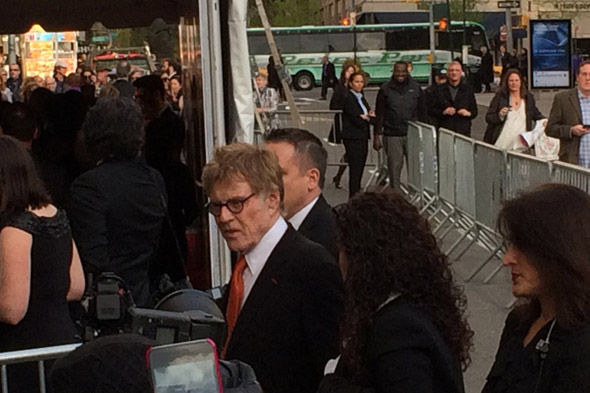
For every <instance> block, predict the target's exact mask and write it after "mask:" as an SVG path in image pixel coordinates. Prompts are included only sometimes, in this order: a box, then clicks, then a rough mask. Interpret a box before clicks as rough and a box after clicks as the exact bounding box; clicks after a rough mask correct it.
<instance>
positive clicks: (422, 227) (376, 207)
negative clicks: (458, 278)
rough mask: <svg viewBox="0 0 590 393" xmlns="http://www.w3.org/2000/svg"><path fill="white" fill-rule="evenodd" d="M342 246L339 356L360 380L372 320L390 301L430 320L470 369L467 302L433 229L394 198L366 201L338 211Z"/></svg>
mask: <svg viewBox="0 0 590 393" xmlns="http://www.w3.org/2000/svg"><path fill="white" fill-rule="evenodd" d="M336 216H337V240H338V245H339V247H340V250H341V251H342V252H343V253H344V254H345V255H346V260H347V264H348V266H347V269H346V279H345V287H346V303H345V316H344V320H343V323H342V329H341V333H342V340H341V343H342V344H341V345H342V348H341V353H342V361H343V362H344V365H345V367H346V368H347V369H348V370H349V371H350V372H352V373H353V375H355V376H356V378H358V377H359V374H360V370H361V365H362V364H363V356H364V355H363V354H364V353H365V338H366V334H367V332H368V328H369V326H370V324H371V322H372V320H373V317H374V315H375V313H376V311H377V309H378V308H379V306H380V305H381V304H383V302H385V301H386V300H387V299H388V297H389V296H390V295H391V294H392V293H397V294H400V296H401V297H402V298H403V299H404V301H406V302H408V303H409V304H410V305H412V306H413V307H415V308H417V309H419V310H420V311H422V312H424V313H426V314H427V315H428V316H430V318H431V319H432V321H433V322H434V324H435V326H437V328H438V329H439V331H440V332H441V334H442V337H443V338H444V340H445V342H446V343H447V345H448V346H449V348H450V350H451V352H452V353H453V354H454V355H455V356H456V358H457V360H458V362H460V363H461V365H462V367H463V369H466V368H467V366H468V365H469V363H470V355H469V349H470V347H471V343H472V337H473V331H472V330H471V329H470V327H469V324H468V323H467V318H466V316H465V309H466V304H467V300H466V297H465V295H464V294H463V289H462V288H460V287H458V286H457V285H456V284H455V283H454V281H453V277H452V273H451V267H450V263H449V261H448V258H447V256H446V255H444V254H443V253H442V252H441V251H440V249H439V247H438V245H437V242H436V239H435V237H434V236H433V235H432V233H431V231H430V225H429V224H428V221H427V220H426V219H425V218H424V217H422V216H421V215H420V213H419V212H418V210H417V209H416V208H415V207H414V206H413V205H411V204H410V203H409V202H408V201H406V200H405V199H404V198H403V197H402V196H401V195H400V194H398V193H396V192H387V193H365V194H360V195H358V196H356V197H355V198H353V199H352V200H351V201H350V202H349V203H348V204H347V205H342V207H341V208H340V209H337V210H336Z"/></svg>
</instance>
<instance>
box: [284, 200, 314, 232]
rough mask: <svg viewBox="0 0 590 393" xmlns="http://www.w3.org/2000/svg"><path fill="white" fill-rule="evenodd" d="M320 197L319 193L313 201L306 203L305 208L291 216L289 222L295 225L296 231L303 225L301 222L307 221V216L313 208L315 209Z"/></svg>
mask: <svg viewBox="0 0 590 393" xmlns="http://www.w3.org/2000/svg"><path fill="white" fill-rule="evenodd" d="M318 199H320V196H319V195H318V196H317V197H315V198H314V200H313V201H311V202H309V203H308V204H307V205H305V206H304V207H303V209H301V210H299V211H298V212H297V213H295V214H294V215H293V217H291V219H289V222H290V223H291V225H293V228H295V230H296V231H298V230H299V227H301V224H303V221H305V218H306V217H307V215H308V214H309V212H310V211H311V209H313V207H314V206H315V204H316V202H317V201H318Z"/></svg>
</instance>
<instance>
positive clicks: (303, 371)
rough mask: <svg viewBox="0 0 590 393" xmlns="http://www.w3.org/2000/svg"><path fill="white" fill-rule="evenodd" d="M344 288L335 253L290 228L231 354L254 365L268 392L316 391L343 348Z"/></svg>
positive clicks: (247, 307)
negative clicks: (327, 368)
mask: <svg viewBox="0 0 590 393" xmlns="http://www.w3.org/2000/svg"><path fill="white" fill-rule="evenodd" d="M343 291H344V287H343V283H342V277H341V275H340V270H339V269H338V265H336V263H335V261H334V259H333V258H332V256H331V255H330V253H328V251H327V250H326V249H325V248H324V247H322V246H320V245H319V244H316V243H313V242H312V241H310V240H308V239H306V238H305V237H303V236H302V235H300V234H299V233H298V232H297V231H295V230H294V229H293V228H292V227H289V228H288V229H287V231H286V232H285V234H284V235H283V237H282V238H281V240H280V241H279V243H278V244H277V246H276V247H275V249H274V250H273V251H272V253H271V255H270V257H269V259H268V260H267V261H266V264H265V266H264V268H263V269H262V272H261V273H260V275H259V276H258V278H257V280H256V282H255V284H254V287H253V288H252V290H251V292H250V294H249V295H248V298H247V300H246V303H245V304H244V306H243V308H242V311H241V312H240V315H239V317H238V321H237V323H236V326H235V328H234V331H233V334H232V337H231V340H230V342H229V345H228V348H227V352H226V358H227V359H238V360H241V361H244V362H246V363H248V364H249V365H251V366H252V367H253V368H254V371H255V372H256V377H257V378H258V381H259V382H260V384H261V385H262V388H263V390H264V392H265V393H291V392H292V393H315V392H316V390H317V388H318V385H319V382H320V379H321V378H322V375H323V370H324V366H325V364H326V362H327V361H328V360H329V359H330V358H333V357H336V356H337V355H338V352H339V351H338V342H339V329H338V319H339V318H340V314H341V310H342V301H343Z"/></svg>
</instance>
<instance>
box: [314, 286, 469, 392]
mask: <svg viewBox="0 0 590 393" xmlns="http://www.w3.org/2000/svg"><path fill="white" fill-rule="evenodd" d="M344 368H345V367H343V366H342V362H339V364H338V367H337V368H336V373H335V374H332V375H328V376H326V377H324V379H323V380H322V383H321V387H320V389H319V393H351V392H359V393H369V392H370V393H410V392H411V393H463V392H464V386H463V375H462V373H461V367H460V364H459V361H458V359H457V358H456V357H455V356H454V355H453V353H452V352H451V350H450V349H449V346H448V345H447V343H446V342H445V341H444V339H443V337H442V335H441V332H440V331H439V329H437V327H436V326H435V325H434V322H433V321H432V319H431V318H430V317H429V316H428V315H427V314H425V313H424V312H422V311H420V310H418V309H416V308H415V307H413V306H412V305H410V304H408V303H407V302H405V301H404V299H403V297H399V298H397V299H395V300H393V301H392V302H390V303H388V304H387V305H385V306H384V307H383V308H382V309H381V310H379V311H377V313H376V315H375V318H374V320H373V322H372V323H371V325H370V326H369V329H368V332H367V338H366V347H365V361H364V362H363V364H362V366H361V380H362V381H361V385H360V386H358V385H357V386H355V385H353V384H352V382H350V380H349V379H348V377H350V375H349V373H347V372H346V371H345V370H344Z"/></svg>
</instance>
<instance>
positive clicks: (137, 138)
mask: <svg viewBox="0 0 590 393" xmlns="http://www.w3.org/2000/svg"><path fill="white" fill-rule="evenodd" d="M82 134H83V136H84V141H85V143H86V148H87V150H88V152H89V155H90V157H91V158H93V159H94V160H95V161H94V162H99V164H98V165H97V167H96V168H94V169H92V170H90V171H88V172H86V173H84V174H82V175H81V176H80V177H78V178H77V179H76V180H75V181H74V183H73V184H72V186H71V189H70V194H71V203H70V209H69V211H68V216H69V218H70V222H71V226H72V233H73V235H74V239H75V240H76V243H77V245H78V250H79V252H80V258H81V260H82V264H83V266H84V271H85V272H86V273H92V274H93V275H94V277H97V276H98V275H100V274H101V273H105V272H113V273H115V274H117V275H118V276H120V277H121V278H122V279H123V280H124V281H125V283H126V284H127V287H128V288H129V290H130V291H131V292H132V294H133V299H134V300H135V304H137V305H138V306H139V307H150V306H153V300H152V298H151V296H150V291H149V284H150V281H151V280H150V276H149V273H150V269H151V268H153V267H155V266H154V265H153V264H154V263H155V262H156V258H157V255H158V254H157V253H158V250H159V238H160V236H161V233H162V228H163V225H164V219H165V217H166V211H165V208H164V205H163V203H162V199H161V197H162V196H163V195H164V196H165V194H166V190H165V188H164V181H163V180H162V177H161V176H160V174H159V173H158V172H157V171H156V170H155V169H152V168H150V167H149V166H148V165H147V164H146V163H145V160H144V159H143V158H142V157H140V155H139V152H140V148H141V144H142V143H143V119H142V116H141V111H140V109H139V107H138V106H137V105H136V103H135V102H134V101H133V100H131V99H128V98H112V97H105V98H102V99H100V100H99V101H98V102H97V103H96V105H95V106H94V107H93V108H92V110H90V111H89V112H88V115H87V116H86V121H85V123H84V126H83V128H82ZM169 261H170V260H166V262H169ZM171 276H172V275H171ZM184 277H185V275H184V271H182V272H180V273H179V275H178V276H175V277H172V279H173V280H176V279H179V278H184Z"/></svg>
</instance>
